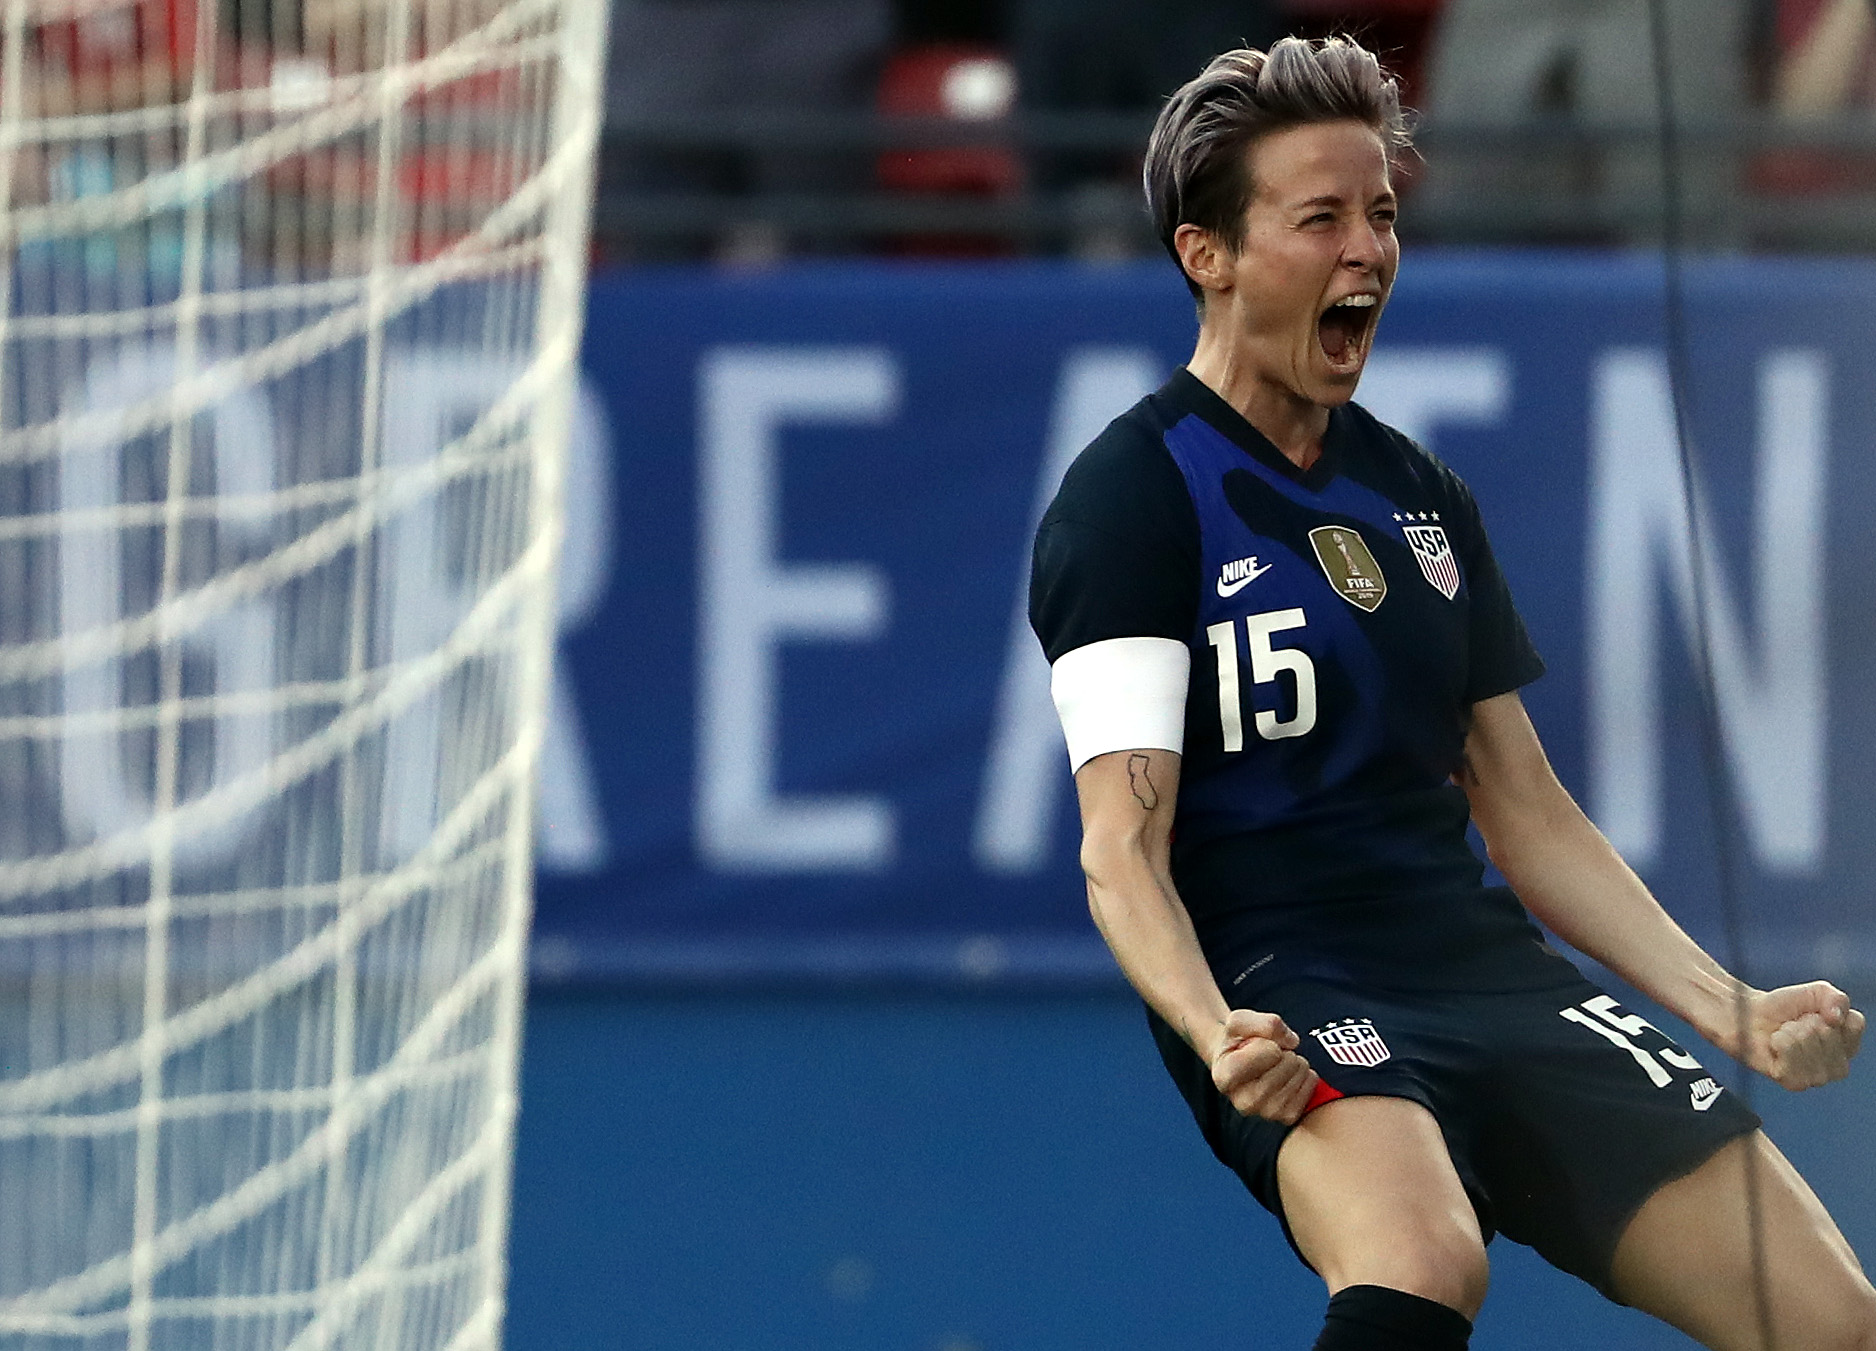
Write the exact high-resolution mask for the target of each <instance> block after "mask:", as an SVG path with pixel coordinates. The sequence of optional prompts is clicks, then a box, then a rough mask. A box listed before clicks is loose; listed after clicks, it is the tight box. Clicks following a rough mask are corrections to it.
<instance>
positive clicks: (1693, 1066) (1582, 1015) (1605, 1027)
mask: <svg viewBox="0 0 1876 1351" xmlns="http://www.w3.org/2000/svg"><path fill="white" fill-rule="evenodd" d="M1558 1016H1559V1017H1561V1018H1567V1019H1569V1020H1570V1021H1571V1022H1573V1023H1580V1024H1581V1025H1582V1026H1584V1027H1587V1028H1588V1029H1589V1030H1590V1031H1591V1032H1594V1033H1595V1034H1596V1035H1597V1036H1599V1037H1601V1038H1603V1039H1604V1040H1605V1041H1608V1042H1611V1043H1613V1044H1614V1045H1617V1046H1620V1047H1621V1048H1622V1049H1623V1050H1625V1051H1627V1052H1628V1053H1629V1054H1630V1055H1632V1056H1634V1057H1635V1063H1636V1064H1637V1065H1640V1066H1641V1067H1642V1069H1644V1070H1645V1071H1647V1074H1648V1079H1649V1082H1651V1083H1653V1084H1654V1086H1655V1087H1656V1088H1666V1087H1667V1086H1668V1085H1669V1084H1671V1083H1673V1082H1674V1076H1673V1075H1671V1074H1669V1073H1668V1072H1667V1070H1666V1069H1664V1068H1662V1065H1661V1062H1662V1061H1663V1060H1665V1061H1667V1062H1668V1064H1670V1065H1672V1066H1674V1067H1675V1068H1676V1069H1683V1070H1697V1069H1699V1068H1701V1065H1700V1062H1699V1061H1698V1060H1695V1059H1694V1058H1693V1057H1692V1056H1690V1055H1688V1054H1687V1052H1685V1051H1683V1050H1681V1048H1680V1047H1678V1046H1676V1045H1675V1044H1674V1043H1673V1042H1672V1041H1670V1040H1668V1037H1667V1034H1666V1033H1664V1032H1662V1031H1661V1029H1660V1028H1658V1027H1656V1026H1655V1025H1654V1024H1653V1023H1651V1022H1649V1021H1648V1020H1647V1019H1646V1018H1638V1017H1636V1016H1635V1015H1634V1014H1632V1013H1624V1012H1622V1006H1621V1005H1620V1004H1618V1003H1616V1002H1615V1000H1614V999H1612V998H1610V997H1609V996H1608V995H1606V994H1604V995H1597V996H1596V997H1595V998H1594V999H1586V1000H1584V1001H1583V1002H1582V1003H1581V1004H1579V1005H1576V1006H1574V1007H1571V1008H1567V1009H1562V1010H1560V1011H1559V1012H1558ZM1643 1032H1652V1033H1654V1034H1655V1035H1656V1036H1657V1037H1659V1038H1661V1040H1662V1041H1663V1042H1666V1043H1667V1044H1666V1045H1665V1046H1662V1047H1661V1048H1659V1049H1657V1050H1653V1051H1650V1050H1648V1049H1647V1048H1646V1047H1643V1046H1637V1045H1636V1044H1635V1041H1634V1038H1636V1037H1638V1036H1640V1035H1641V1034H1642V1033H1643Z"/></svg>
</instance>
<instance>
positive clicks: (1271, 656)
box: [1205, 608, 1316, 751]
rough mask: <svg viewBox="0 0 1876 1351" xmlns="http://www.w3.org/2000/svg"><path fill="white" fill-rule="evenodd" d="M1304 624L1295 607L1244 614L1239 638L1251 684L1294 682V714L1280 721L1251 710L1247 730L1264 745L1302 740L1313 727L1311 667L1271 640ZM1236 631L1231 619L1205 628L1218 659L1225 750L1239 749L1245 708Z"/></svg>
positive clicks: (1268, 713) (1270, 714)
mask: <svg viewBox="0 0 1876 1351" xmlns="http://www.w3.org/2000/svg"><path fill="white" fill-rule="evenodd" d="M1306 623H1308V619H1307V617H1306V616H1305V615H1304V614H1303V611H1302V610H1301V609H1300V608H1294V609H1289V610H1267V611H1265V612H1264V613H1263V614H1257V615H1246V616H1245V618H1244V636H1245V639H1246V641H1247V642H1248V643H1249V645H1250V651H1251V681H1252V683H1253V684H1257V685H1263V684H1268V683H1269V682H1271V681H1273V680H1275V679H1276V678H1277V673H1278V672H1279V671H1288V672H1289V673H1290V675H1291V677H1292V678H1293V679H1294V680H1295V681H1296V715H1295V716H1294V717H1291V718H1279V717H1278V716H1277V715H1276V712H1275V711H1274V710H1271V709H1266V708H1260V709H1257V710H1255V716H1254V718H1253V721H1252V725H1253V726H1255V727H1256V728H1257V735H1258V736H1260V737H1262V738H1263V739H1264V740H1265V741H1282V740H1284V739H1285V738H1287V737H1296V736H1304V735H1306V734H1307V733H1308V732H1309V731H1310V729H1312V728H1313V727H1315V725H1316V667H1315V664H1314V663H1313V662H1311V661H1310V659H1309V654H1308V653H1307V652H1304V651H1302V650H1301V649H1300V648H1294V647H1276V646H1273V645H1272V643H1271V641H1270V640H1271V637H1272V636H1273V635H1275V634H1279V633H1282V632H1284V631H1285V630H1286V629H1300V628H1302V627H1303V626H1304V625H1305V624H1306ZM1237 634H1238V626H1237V623H1236V621H1234V620H1226V621H1224V622H1223V623H1219V624H1213V625H1210V626H1209V627H1208V628H1207V629H1206V630H1205V637H1206V640H1207V641H1208V642H1210V643H1211V645H1212V650H1213V652H1214V653H1215V654H1216V655H1217V657H1218V721H1219V723H1220V725H1221V726H1222V727H1223V728H1224V736H1225V749H1226V750H1227V751H1241V750H1243V749H1244V706H1243V703H1242V701H1241V699H1240V697H1239V694H1238V639H1237Z"/></svg>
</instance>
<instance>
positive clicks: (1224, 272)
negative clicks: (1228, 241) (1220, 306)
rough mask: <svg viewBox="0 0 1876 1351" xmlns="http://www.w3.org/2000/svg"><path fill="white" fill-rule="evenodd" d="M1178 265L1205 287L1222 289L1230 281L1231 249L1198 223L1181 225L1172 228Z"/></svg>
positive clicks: (1226, 286) (1215, 289)
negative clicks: (1174, 228)
mask: <svg viewBox="0 0 1876 1351" xmlns="http://www.w3.org/2000/svg"><path fill="white" fill-rule="evenodd" d="M1173 248H1174V249H1175V250H1176V251H1177V252H1178V254H1179V265H1180V266H1181V267H1183V268H1184V269H1185V273H1186V275H1187V276H1188V277H1190V278H1192V280H1193V281H1195V282H1197V283H1198V284H1199V285H1200V286H1202V287H1204V288H1205V289H1206V290H1207V291H1225V290H1229V289H1230V285H1231V253H1230V251H1229V250H1228V249H1226V248H1225V247H1224V245H1223V244H1222V243H1220V242H1219V239H1218V236H1217V235H1215V234H1213V233H1212V232H1211V231H1210V230H1207V229H1205V228H1203V227H1202V226H1197V225H1191V224H1187V225H1181V226H1180V227H1179V228H1178V229H1177V230H1176V231H1174V232H1173Z"/></svg>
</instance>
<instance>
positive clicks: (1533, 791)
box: [1454, 692, 1864, 1089]
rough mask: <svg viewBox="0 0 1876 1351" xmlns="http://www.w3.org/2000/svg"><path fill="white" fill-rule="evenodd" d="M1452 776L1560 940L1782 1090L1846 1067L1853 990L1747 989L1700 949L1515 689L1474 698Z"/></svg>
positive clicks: (1501, 865)
mask: <svg viewBox="0 0 1876 1351" xmlns="http://www.w3.org/2000/svg"><path fill="white" fill-rule="evenodd" d="M1454 779H1455V781H1456V782H1457V783H1458V784H1459V785H1460V787H1462V788H1464V789H1465V792H1466V796H1467V797H1468V798H1469V799H1470V800H1471V803H1472V819H1473V820H1474V821H1475V822H1476V823H1477V824H1478V827H1479V833H1480V834H1481V835H1482V836H1484V837H1485V846H1486V850H1487V852H1488V853H1489V854H1490V856H1491V859H1492V862H1493V863H1495V864H1496V865H1497V866H1498V869H1499V871H1500V872H1502V873H1504V875H1505V880H1506V881H1507V882H1509V883H1510V884H1511V887H1512V889H1513V890H1514V891H1516V892H1517V893H1518V896H1519V898H1520V899H1521V900H1522V901H1523V902H1524V904H1525V907H1526V908H1527V909H1528V910H1530V912H1531V913H1532V914H1533V915H1535V916H1537V918H1538V919H1540V920H1542V921H1543V922H1544V923H1545V924H1546V925H1548V926H1549V927H1550V929H1551V930H1552V932H1554V933H1556V934H1557V936H1558V937H1560V938H1562V939H1563V940H1564V941H1565V942H1567V943H1569V944H1570V945H1571V946H1573V947H1575V948H1576V949H1577V950H1578V951H1580V952H1583V953H1586V954H1587V955H1589V956H1590V957H1593V958H1595V959H1596V960H1597V961H1599V962H1601V963H1602V964H1603V965H1604V966H1606V967H1608V968H1609V969H1610V970H1611V971H1614V972H1615V973H1616V974H1617V975H1619V976H1621V977H1622V978H1623V979H1624V980H1626V981H1628V982H1629V983H1630V984H1631V985H1633V986H1635V988H1636V989H1638V990H1641V991H1642V992H1644V993H1645V994H1647V995H1649V996H1650V997H1651V998H1653V999H1655V1000H1657V1001H1659V1002H1660V1003H1661V1004H1662V1005H1663V1006H1664V1007H1665V1008H1668V1009H1670V1010H1672V1011H1673V1012H1674V1013H1676V1014H1678V1015H1679V1016H1680V1017H1682V1018H1684V1019H1686V1020H1687V1021H1688V1022H1689V1023H1691V1024H1692V1025H1693V1026H1694V1028H1695V1029H1696V1030H1697V1031H1698V1032H1699V1033H1700V1034H1701V1035H1702V1036H1703V1037H1705V1038H1706V1039H1707V1040H1708V1041H1710V1042H1712V1043H1713V1044H1714V1045H1715V1046H1717V1047H1719V1048H1720V1049H1721V1050H1723V1051H1725V1052H1726V1053H1727V1054H1729V1055H1732V1056H1735V1057H1736V1058H1738V1059H1740V1060H1742V1061H1744V1062H1745V1063H1746V1064H1748V1065H1750V1066H1751V1067H1752V1068H1753V1069H1756V1070H1758V1071H1759V1072H1760V1073H1762V1074H1764V1075H1766V1076H1767V1077H1769V1078H1771V1079H1773V1080H1775V1081H1777V1082H1778V1083H1779V1084H1782V1085H1783V1086H1784V1087H1786V1088H1791V1089H1799V1088H1813V1087H1816V1086H1817V1085H1819V1084H1826V1083H1830V1082H1831V1081H1833V1080H1836V1079H1841V1078H1843V1077H1844V1076H1845V1075H1846V1074H1848V1073H1849V1071H1850V1059H1851V1057H1852V1056H1854V1055H1855V1054H1856V1053H1857V1048H1858V1046H1859V1044H1860V1043H1861V1041H1862V1039H1863V1027H1864V1017H1863V1015H1862V1013H1860V1012H1858V1011H1857V1010H1856V1009H1854V1008H1852V1007H1851V1006H1850V997H1849V996H1848V995H1846V994H1845V993H1844V992H1843V991H1842V990H1839V989H1837V988H1836V986H1834V985H1832V984H1830V982H1828V981H1822V980H1816V981H1811V982H1809V983H1808V984H1804V985H1788V986H1784V987H1782V988H1780V989H1776V990H1757V989H1753V988H1752V987H1751V986H1748V985H1746V984H1744V983H1743V982H1741V981H1739V980H1738V979H1736V978H1735V977H1734V976H1733V975H1732V974H1731V973H1730V972H1728V971H1727V970H1726V969H1725V968H1724V967H1722V966H1721V965H1720V964H1719V963H1718V962H1716V961H1715V960H1714V959H1713V958H1712V957H1710V956H1709V955H1708V954H1707V953H1706V952H1705V951H1703V950H1702V949H1701V947H1700V945H1699V944H1697V943H1695V942H1694V940H1693V939H1692V938H1690V937H1689V936H1688V935H1687V933H1686V931H1685V930H1683V929H1682V928H1681V927H1680V925H1678V924H1676V923H1675V922H1674V919H1673V917H1672V916H1670V915H1669V914H1668V913H1667V911H1666V910H1664V909H1662V908H1661V905H1660V903H1659V902H1658V901H1656V900H1655V898H1654V896H1653V895H1652V894H1651V893H1650V892H1649V890H1648V888H1647V886H1646V885H1645V884H1644V883H1643V882H1642V880H1641V879H1640V878H1639V877H1637V876H1636V875H1635V873H1634V871H1633V870H1631V869H1630V868H1629V866H1628V864H1626V863H1625V862H1623V861H1622V857H1621V855H1619V854H1617V853H1616V851H1615V849H1614V848H1613V847H1612V846H1611V845H1610V843H1609V842H1608V840H1606V839H1604V838H1603V835H1602V832H1601V831H1599V830H1597V829H1596V827H1595V825H1594V824H1593V823H1592V822H1591V821H1590V820H1589V818H1588V817H1587V816H1585V815H1584V814H1583V811H1582V809H1581V808H1580V807H1578V806H1577V805H1576V801H1575V799H1574V798H1572V797H1571V796H1570V794H1569V791H1568V790H1567V789H1565V788H1564V786H1563V785H1562V784H1561V783H1560V782H1558V780H1557V776H1556V774H1555V772H1553V771H1552V769H1551V767H1550V761H1549V760H1548V758H1546V756H1545V755H1544V748H1543V746H1542V745H1541V744H1540V743H1539V741H1538V738H1537V732H1536V729H1535V728H1533V727H1532V726H1531V720H1530V717H1529V716H1528V715H1527V714H1526V713H1525V711H1524V703H1523V701H1522V700H1521V699H1519V698H1518V696H1517V694H1516V693H1515V692H1514V693H1510V694H1501V695H1498V696H1497V697H1495V698H1491V699H1485V700H1482V701H1481V702H1479V703H1477V704H1474V705H1473V708H1472V728H1471V731H1470V733H1469V734H1468V735H1467V737H1466V750H1465V763H1464V764H1463V766H1462V767H1461V769H1460V771H1459V773H1458V774H1456V775H1455V776H1454ZM1742 1014H1743V1016H1742Z"/></svg>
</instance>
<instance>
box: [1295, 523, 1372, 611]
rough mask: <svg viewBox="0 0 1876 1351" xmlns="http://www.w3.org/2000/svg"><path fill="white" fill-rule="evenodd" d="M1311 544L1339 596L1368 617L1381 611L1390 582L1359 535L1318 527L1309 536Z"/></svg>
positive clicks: (1349, 529) (1338, 528)
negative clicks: (1388, 582) (1364, 611)
mask: <svg viewBox="0 0 1876 1351" xmlns="http://www.w3.org/2000/svg"><path fill="white" fill-rule="evenodd" d="M1309 542H1310V544H1311V545H1312V546H1313V547H1314V548H1315V550H1316V561H1317V562H1318V563H1320V564H1322V573H1323V576H1325V577H1327V578H1328V579H1329V585H1330V586H1332V587H1334V588H1335V594H1336V595H1338V596H1340V597H1341V598H1342V599H1343V600H1345V601H1347V602H1348V603H1349V604H1350V605H1353V606H1354V607H1355V608H1356V609H1357V610H1366V611H1367V612H1368V613H1369V614H1373V613H1374V612H1375V611H1376V610H1377V609H1379V608H1380V606H1381V602H1382V601H1384V600H1386V599H1387V578H1386V577H1385V576H1383V575H1382V573H1381V565H1380V564H1379V563H1377V562H1375V561H1374V555H1373V554H1372V553H1370V552H1369V551H1368V545H1367V543H1366V542H1365V541H1363V539H1362V537H1361V533H1360V532H1359V531H1357V530H1356V529H1354V528H1353V527H1352V526H1346V525H1319V526H1317V527H1316V528H1315V529H1314V530H1312V531H1310V532H1309Z"/></svg>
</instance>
